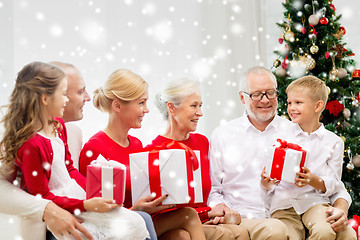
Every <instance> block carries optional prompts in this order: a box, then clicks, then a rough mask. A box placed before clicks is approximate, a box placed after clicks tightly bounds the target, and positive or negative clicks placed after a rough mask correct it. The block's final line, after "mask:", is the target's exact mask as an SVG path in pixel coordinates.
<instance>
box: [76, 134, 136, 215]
mask: <svg viewBox="0 0 360 240" xmlns="http://www.w3.org/2000/svg"><path fill="white" fill-rule="evenodd" d="M128 139H129V142H130V144H129V146H128V147H126V148H124V147H122V146H120V145H119V144H117V143H116V142H114V141H113V140H112V139H111V138H110V137H109V136H108V135H106V134H105V133H104V132H103V131H100V132H98V133H96V134H95V135H94V136H92V137H91V138H90V139H89V141H88V142H87V143H85V145H84V147H83V149H82V150H81V152H80V158H79V169H80V172H81V173H82V174H83V175H84V176H86V169H87V166H88V165H89V164H90V163H91V161H93V160H95V159H96V158H97V157H98V156H99V155H100V154H101V155H102V156H103V157H104V158H106V159H108V160H114V161H117V162H119V163H122V164H124V165H125V166H126V187H125V200H124V206H125V207H126V208H130V207H131V206H132V198H131V181H130V167H129V153H130V152H134V151H138V150H141V149H142V148H143V147H142V143H141V141H140V140H139V139H137V138H136V137H133V136H130V135H128Z"/></svg>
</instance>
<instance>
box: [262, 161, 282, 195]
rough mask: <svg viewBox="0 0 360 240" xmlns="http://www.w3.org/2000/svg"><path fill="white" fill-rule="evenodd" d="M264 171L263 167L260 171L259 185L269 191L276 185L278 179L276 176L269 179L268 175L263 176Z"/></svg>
mask: <svg viewBox="0 0 360 240" xmlns="http://www.w3.org/2000/svg"><path fill="white" fill-rule="evenodd" d="M265 174H266V171H265V167H264V168H263V170H262V173H261V185H262V186H263V187H264V188H265V189H266V190H268V191H270V190H271V189H272V188H273V187H274V186H276V185H278V184H279V183H280V181H278V180H277V179H276V178H274V179H271V178H270V177H267V176H265Z"/></svg>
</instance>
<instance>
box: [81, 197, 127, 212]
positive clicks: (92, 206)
mask: <svg viewBox="0 0 360 240" xmlns="http://www.w3.org/2000/svg"><path fill="white" fill-rule="evenodd" d="M121 206H122V204H121V205H119V204H116V202H115V200H113V199H106V198H101V197H94V198H90V199H87V200H85V201H84V208H85V210H86V211H93V212H100V213H105V212H108V211H110V210H112V209H114V208H118V207H121Z"/></svg>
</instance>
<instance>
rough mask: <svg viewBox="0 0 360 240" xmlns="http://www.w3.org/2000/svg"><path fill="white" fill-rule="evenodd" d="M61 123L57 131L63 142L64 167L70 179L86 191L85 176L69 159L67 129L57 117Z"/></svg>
mask: <svg viewBox="0 0 360 240" xmlns="http://www.w3.org/2000/svg"><path fill="white" fill-rule="evenodd" d="M57 120H58V121H59V122H60V124H61V125H62V131H61V132H60V133H59V137H60V138H61V140H62V141H63V142H64V145H65V164H66V169H67V171H68V173H69V175H70V177H71V178H72V179H74V180H75V181H76V182H77V184H79V185H80V186H81V187H82V188H83V189H84V190H85V191H86V178H85V177H84V176H83V175H81V173H80V172H79V171H78V170H77V169H76V168H75V167H74V165H73V160H72V159H71V153H70V151H69V146H68V144H67V131H66V127H65V123H64V121H63V120H62V119H61V118H58V119H57Z"/></svg>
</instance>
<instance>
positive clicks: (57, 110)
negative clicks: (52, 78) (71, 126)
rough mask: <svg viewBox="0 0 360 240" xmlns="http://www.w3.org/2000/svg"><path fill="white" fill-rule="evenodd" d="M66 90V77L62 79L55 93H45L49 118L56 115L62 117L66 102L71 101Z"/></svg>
mask: <svg viewBox="0 0 360 240" xmlns="http://www.w3.org/2000/svg"><path fill="white" fill-rule="evenodd" d="M66 91H67V79H66V77H65V78H63V79H62V80H61V81H60V83H59V85H58V86H57V87H56V90H55V92H54V94H53V95H51V96H49V95H46V94H45V96H44V99H45V100H44V101H43V102H44V104H45V110H46V113H47V119H48V120H51V119H53V118H54V117H60V118H61V117H62V116H63V114H64V109H65V106H66V103H67V102H68V101H69V99H68V98H67V96H66Z"/></svg>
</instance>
